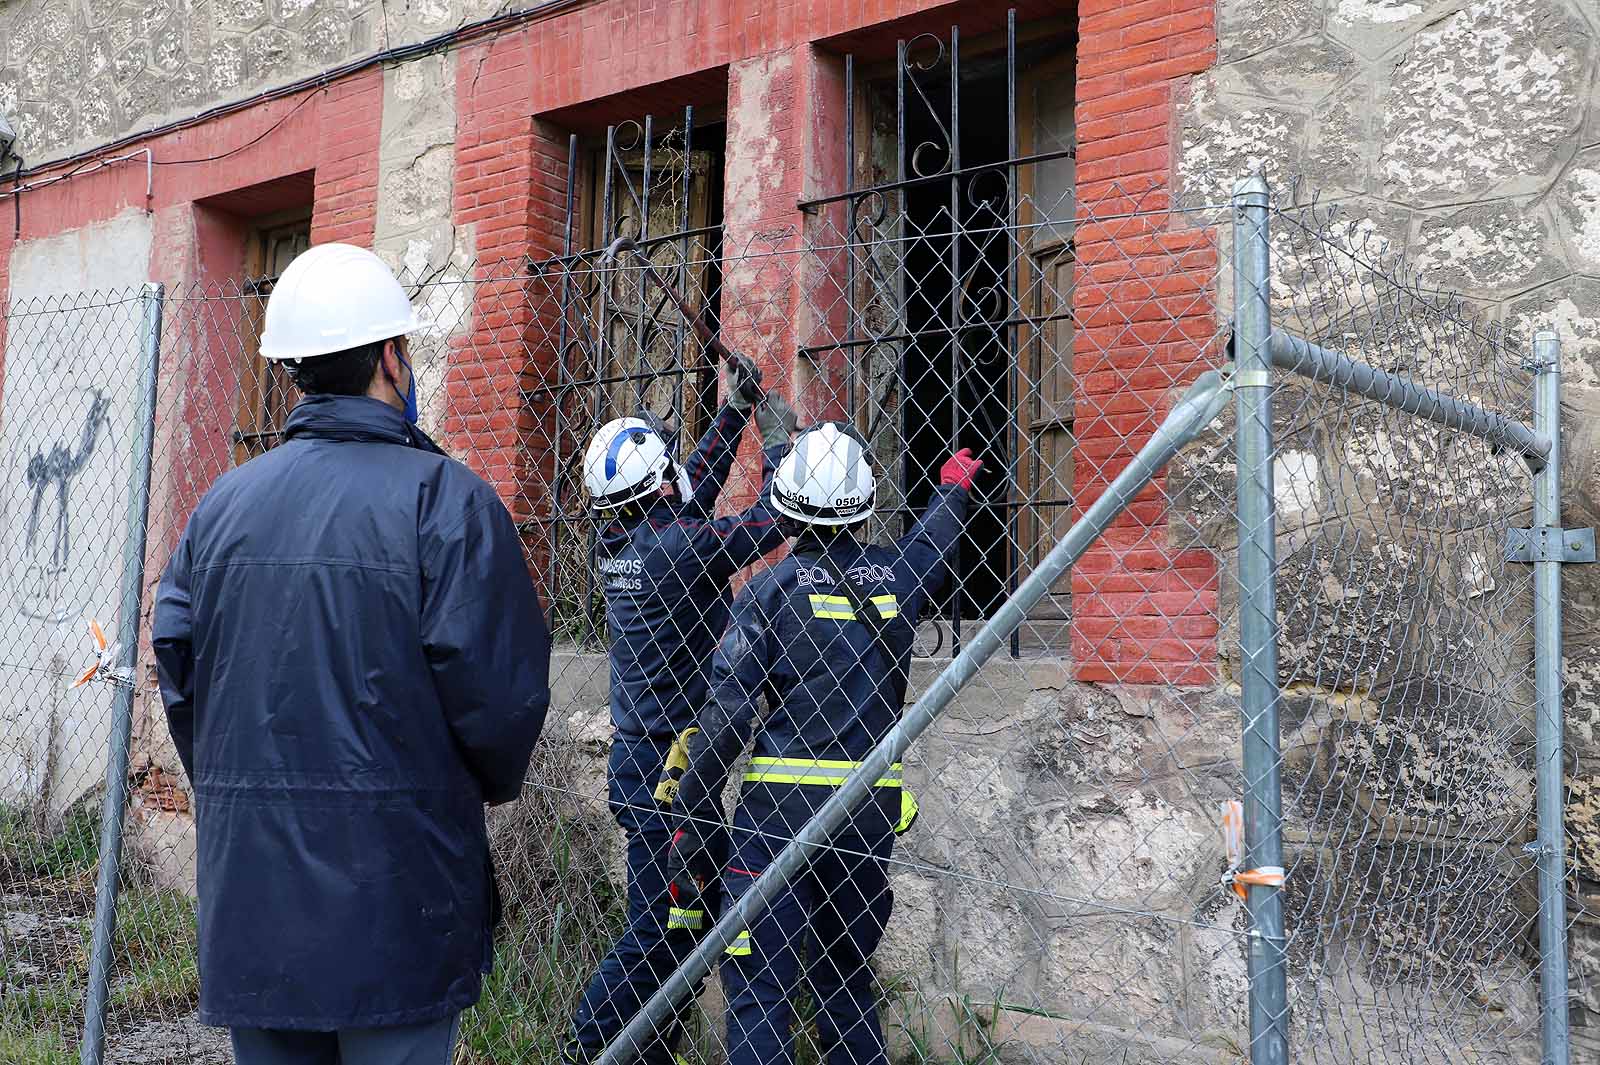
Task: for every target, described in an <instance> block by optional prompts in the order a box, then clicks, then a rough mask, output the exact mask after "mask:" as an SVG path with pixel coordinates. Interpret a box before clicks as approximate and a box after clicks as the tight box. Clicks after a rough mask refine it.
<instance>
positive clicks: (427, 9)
mask: <svg viewBox="0 0 1600 1065" xmlns="http://www.w3.org/2000/svg"><path fill="white" fill-rule="evenodd" d="M501 6H503V5H501V4H499V3H497V2H495V0H388V2H386V3H380V2H379V0H337V2H327V3H319V2H313V0H109V2H101V0H5V2H0V111H3V112H5V113H6V114H7V115H9V116H11V119H12V122H13V124H14V125H15V126H16V129H17V133H18V150H19V151H20V152H21V153H22V155H23V157H24V158H25V159H26V160H27V162H28V163H29V164H30V165H33V164H38V163H44V162H48V161H50V160H52V159H57V158H60V157H62V156H65V155H70V154H72V153H74V152H79V151H84V150H87V149H89V148H93V147H94V146H95V145H97V144H103V143H105V142H106V141H109V140H113V139H116V138H118V137H121V136H124V135H126V134H129V133H136V132H138V131H140V130H146V129H152V128H154V127H156V126H159V125H161V124H162V123H164V122H168V121H171V120H173V119H179V118H187V117H189V116H191V115H194V114H196V113H197V112H200V111H204V110H206V109H207V108H208V107H212V106H215V105H217V104H223V103H229V102H233V101H236V100H242V99H245V98H247V97H250V96H252V95H254V94H255V93H257V92H260V91H262V90H264V89H270V88H274V87H276V86H279V85H284V84H287V83H289V82H293V81H295V80H297V79H299V78H302V77H305V76H307V75H309V74H315V73H318V72H319V71H323V70H327V69H328V68H330V67H334V66H337V65H339V64H341V63H343V62H345V61H347V60H350V59H354V58H357V57H360V56H363V55H368V54H371V53H373V52H376V51H380V50H383V49H386V48H390V47H394V46H397V45H403V44H411V43H415V42H417V41H421V40H426V39H427V38H430V37H433V36H435V35H437V34H440V33H444V32H446V31H448V30H451V29H453V28H455V27H457V26H460V25H461V24H463V23H465V22H471V21H475V20H477V19H481V18H483V17H485V16H487V15H489V14H492V13H494V12H495V11H496V10H498V9H499V8H500V7H501Z"/></svg>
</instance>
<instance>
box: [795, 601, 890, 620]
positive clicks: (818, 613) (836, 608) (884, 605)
mask: <svg viewBox="0 0 1600 1065" xmlns="http://www.w3.org/2000/svg"><path fill="white" fill-rule="evenodd" d="M872 604H873V605H874V606H876V607H877V608H878V615H879V616H880V617H884V618H894V617H899V616H900V603H899V601H898V600H897V599H895V597H894V596H892V595H875V596H873V597H872ZM811 616H812V617H814V618H830V619H832V620H834V621H855V620H857V619H856V612H855V608H854V607H852V606H851V605H850V599H849V597H847V596H843V595H813V596H811Z"/></svg>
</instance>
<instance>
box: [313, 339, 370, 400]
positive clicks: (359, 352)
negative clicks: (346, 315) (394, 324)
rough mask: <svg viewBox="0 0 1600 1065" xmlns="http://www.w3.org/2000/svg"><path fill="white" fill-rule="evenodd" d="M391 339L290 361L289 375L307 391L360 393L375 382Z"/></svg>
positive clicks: (339, 394) (363, 392)
mask: <svg viewBox="0 0 1600 1065" xmlns="http://www.w3.org/2000/svg"><path fill="white" fill-rule="evenodd" d="M387 343H388V341H387V340H378V341H374V342H373V343H371V344H362V345H361V346H360V347H355V348H346V349H345V350H343V351H336V352H334V353H333V354H331V355H318V356H317V357H316V358H314V359H300V360H298V361H292V362H290V363H289V376H290V377H292V378H294V383H295V387H297V388H298V389H300V391H302V392H304V393H305V394H306V395H308V396H311V395H318V394H321V395H330V396H360V395H364V394H366V391H367V386H369V385H371V384H372V375H373V374H375V373H377V372H378V360H379V359H381V358H383V346H384V345H385V344H387Z"/></svg>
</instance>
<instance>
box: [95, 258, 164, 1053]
mask: <svg viewBox="0 0 1600 1065" xmlns="http://www.w3.org/2000/svg"><path fill="white" fill-rule="evenodd" d="M165 295H166V293H165V287H164V286H163V285H160V284H157V283H156V282H153V281H152V282H149V283H147V284H146V285H145V286H144V292H143V294H142V295H141V297H140V302H141V304H142V305H143V310H144V315H143V321H142V323H141V326H140V337H139V339H140V344H139V346H140V355H141V358H140V367H139V369H140V375H141V381H140V389H139V400H138V408H137V413H136V416H135V419H134V424H135V426H137V428H138V436H137V437H136V438H135V441H134V450H133V453H132V454H131V455H130V457H129V461H128V484H129V488H130V489H131V491H130V492H129V493H128V515H127V536H126V538H125V539H124V540H123V543H122V581H121V591H122V596H121V603H120V605H119V607H118V614H117V619H118V621H117V639H118V640H119V641H120V642H121V645H122V650H121V661H120V662H118V663H117V671H116V679H115V683H116V698H115V699H114V701H113V703H112V710H111V750H110V752H109V754H108V755H107V758H106V795H105V803H104V805H103V806H102V807H101V811H100V858H99V874H98V877H97V879H96V882H95V890H94V940H93V946H92V948H91V954H90V957H89V994H88V999H87V1001H86V1002H85V1004H84V1023H83V1046H82V1047H81V1048H80V1052H79V1058H80V1061H81V1062H82V1065H100V1061H101V1058H102V1056H103V1054H104V1052H105V1035H106V1009H107V1007H108V1006H109V1004H110V986H111V947H112V941H113V939H114V937H115V935H116V930H117V888H118V874H119V872H120V871H121V866H122V821H123V808H124V807H125V806H126V805H127V802H128V743H129V738H130V734H131V732H132V728H133V690H134V680H133V678H134V671H135V669H136V668H137V665H138V661H139V614H140V606H141V599H142V594H141V593H142V592H143V590H144V551H145V540H146V533H147V531H148V525H149V517H150V466H151V457H152V453H153V452H154V450H155V432H156V377H157V374H158V373H159V370H160V363H161V304H162V300H163V299H164V297H165Z"/></svg>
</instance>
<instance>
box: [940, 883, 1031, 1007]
mask: <svg viewBox="0 0 1600 1065" xmlns="http://www.w3.org/2000/svg"><path fill="white" fill-rule="evenodd" d="M940 922H941V924H942V926H943V927H944V928H945V929H947V930H948V934H949V936H950V938H951V944H952V946H953V947H954V948H955V950H954V952H953V954H952V956H951V962H950V964H951V970H950V972H949V974H948V977H947V979H948V983H947V985H946V986H948V987H950V988H952V989H954V990H956V991H957V992H959V993H963V994H968V995H971V996H972V997H973V998H975V999H977V1000H978V1001H979V1002H982V1001H984V1000H986V999H987V1000H989V1001H993V1000H994V998H995V997H996V996H997V995H1000V996H1002V997H1003V996H1004V994H1005V992H1007V991H1008V990H1012V989H1017V988H1020V987H1021V986H1023V981H1024V980H1026V979H1028V977H1029V975H1030V973H1031V970H1032V969H1033V966H1034V965H1035V964H1036V962H1037V959H1038V956H1039V954H1040V952H1041V951H1042V950H1043V949H1044V935H1043V932H1042V931H1041V929H1040V928H1039V927H1038V926H1037V925H1036V924H1035V923H1034V921H1032V920H1031V919H1030V918H1029V916H1028V914H1027V913H1026V911H1025V909H1024V907H1023V905H1022V903H1021V901H1020V899H1019V897H1018V894H1017V893H1015V892H1011V891H1007V890H1005V889H1003V888H990V887H988V886H986V885H982V884H971V885H962V886H959V887H957V888H956V889H955V891H954V892H953V893H952V894H951V895H950V896H949V898H948V900H941V905H940Z"/></svg>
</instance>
